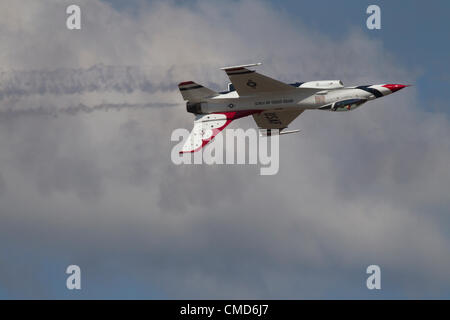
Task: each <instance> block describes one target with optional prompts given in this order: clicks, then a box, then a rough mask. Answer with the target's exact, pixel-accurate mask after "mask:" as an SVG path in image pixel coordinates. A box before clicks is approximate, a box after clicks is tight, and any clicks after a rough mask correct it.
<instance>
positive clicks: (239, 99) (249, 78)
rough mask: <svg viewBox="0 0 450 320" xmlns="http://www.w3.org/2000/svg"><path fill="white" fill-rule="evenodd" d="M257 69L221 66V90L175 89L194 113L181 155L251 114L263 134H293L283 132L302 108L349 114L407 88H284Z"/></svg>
mask: <svg viewBox="0 0 450 320" xmlns="http://www.w3.org/2000/svg"><path fill="white" fill-rule="evenodd" d="M259 65H261V63H255V64H248V65H242V66H233V67H225V68H222V70H224V71H225V72H226V73H227V75H228V77H229V78H230V81H231V83H230V84H228V90H227V91H224V92H215V91H213V90H211V89H208V88H206V87H204V86H202V85H199V84H197V83H195V82H193V81H187V82H181V83H180V84H179V85H178V88H179V89H180V92H181V95H182V96H183V99H184V100H186V101H187V103H186V108H187V111H188V112H191V113H193V114H194V115H195V121H194V129H193V130H192V132H191V134H190V135H189V137H188V139H187V140H186V143H185V144H184V146H183V148H182V150H181V151H180V153H185V152H196V151H198V150H200V149H202V148H203V147H204V146H205V145H206V144H207V143H208V142H210V141H211V140H212V139H214V137H215V136H216V135H217V134H219V133H220V132H221V131H222V130H223V129H225V127H226V126H228V125H229V124H230V123H231V121H233V120H236V119H239V118H242V117H246V116H249V115H252V116H253V118H254V119H255V121H256V124H257V125H258V127H259V129H260V132H261V134H264V135H268V136H269V135H271V134H275V133H276V134H280V135H282V134H288V133H294V132H298V131H299V130H293V131H284V130H285V129H286V128H287V126H288V125H289V124H290V123H291V122H292V121H293V120H294V119H295V118H297V117H298V116H299V115H300V114H302V112H303V111H305V110H313V109H314V110H315V109H318V110H327V111H350V110H353V109H356V108H358V107H359V106H361V105H363V104H364V103H366V102H367V101H370V100H373V99H377V98H381V97H383V96H387V95H389V94H391V93H393V92H396V91H398V90H400V89H403V88H405V87H408V86H407V85H402V84H375V85H363V86H357V87H344V85H343V83H342V81H340V80H319V81H309V82H295V83H291V84H287V83H284V82H280V81H278V80H275V79H272V78H269V77H267V76H264V75H262V74H260V73H257V72H255V71H254V70H250V69H248V68H250V67H254V66H259ZM274 129H277V130H274ZM272 130H273V132H272Z"/></svg>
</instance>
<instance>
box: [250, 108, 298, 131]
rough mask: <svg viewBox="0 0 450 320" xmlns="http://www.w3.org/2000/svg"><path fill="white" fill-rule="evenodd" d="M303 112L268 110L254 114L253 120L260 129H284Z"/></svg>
mask: <svg viewBox="0 0 450 320" xmlns="http://www.w3.org/2000/svg"><path fill="white" fill-rule="evenodd" d="M303 111H305V110H304V109H299V110H266V111H263V112H260V113H255V114H253V119H255V122H256V124H257V125H258V127H259V128H260V129H284V128H287V126H288V125H289V124H290V123H291V122H292V121H294V120H295V118H297V117H298V116H299V115H301V114H302V112H303Z"/></svg>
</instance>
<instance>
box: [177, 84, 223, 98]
mask: <svg viewBox="0 0 450 320" xmlns="http://www.w3.org/2000/svg"><path fill="white" fill-rule="evenodd" d="M178 89H180V93H181V95H182V96H183V99H184V100H186V101H190V102H200V101H203V100H205V99H208V98H211V97H215V96H217V95H218V93H217V92H216V91H214V90H211V89H208V88H206V87H204V86H202V85H201V84H198V83H195V82H194V81H186V82H181V83H180V84H179V85H178Z"/></svg>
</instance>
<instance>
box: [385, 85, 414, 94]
mask: <svg viewBox="0 0 450 320" xmlns="http://www.w3.org/2000/svg"><path fill="white" fill-rule="evenodd" d="M383 87H385V88H388V89H389V90H391V92H395V91H398V90H401V89H403V88H406V87H409V85H404V84H385V85H384V86H383Z"/></svg>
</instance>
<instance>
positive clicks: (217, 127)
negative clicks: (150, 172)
mask: <svg viewBox="0 0 450 320" xmlns="http://www.w3.org/2000/svg"><path fill="white" fill-rule="evenodd" d="M258 112H261V111H259V110H249V111H234V112H218V113H210V114H199V115H197V116H196V117H195V121H194V128H193V129H192V131H191V134H190V135H189V137H188V138H187V140H186V142H185V144H184V145H183V148H182V149H181V151H180V153H187V152H196V151H199V150H200V149H202V148H203V147H204V146H205V145H207V144H208V143H209V142H211V141H212V140H213V139H214V137H215V136H217V135H218V134H219V133H220V132H221V131H222V130H223V129H225V128H226V126H228V125H229V124H230V123H231V122H232V121H233V120H236V119H239V118H242V117H246V116H249V115H251V114H255V113H258Z"/></svg>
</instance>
